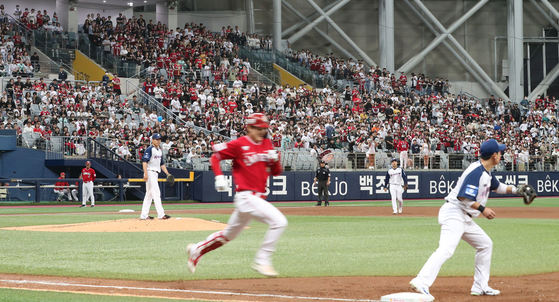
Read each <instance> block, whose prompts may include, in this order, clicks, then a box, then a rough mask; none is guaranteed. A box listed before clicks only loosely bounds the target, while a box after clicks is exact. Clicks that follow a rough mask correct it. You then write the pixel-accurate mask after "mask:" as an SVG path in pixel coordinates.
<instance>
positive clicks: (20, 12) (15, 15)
mask: <svg viewBox="0 0 559 302" xmlns="http://www.w3.org/2000/svg"><path fill="white" fill-rule="evenodd" d="M21 14H22V11H21V9H19V4H17V5H16V9H15V10H14V18H16V20H20V19H21Z"/></svg>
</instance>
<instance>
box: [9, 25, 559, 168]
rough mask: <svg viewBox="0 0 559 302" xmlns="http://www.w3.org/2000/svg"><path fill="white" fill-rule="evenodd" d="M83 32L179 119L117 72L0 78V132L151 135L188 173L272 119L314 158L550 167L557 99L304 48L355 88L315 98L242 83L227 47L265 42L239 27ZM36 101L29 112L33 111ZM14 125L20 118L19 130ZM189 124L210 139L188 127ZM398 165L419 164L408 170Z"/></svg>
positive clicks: (245, 76) (130, 155)
mask: <svg viewBox="0 0 559 302" xmlns="http://www.w3.org/2000/svg"><path fill="white" fill-rule="evenodd" d="M84 30H86V31H87V33H88V34H89V36H90V39H91V41H92V43H94V44H97V45H99V46H103V47H104V51H106V52H108V53H111V54H112V55H114V56H120V57H122V58H124V59H126V60H134V61H136V62H139V63H141V64H143V66H144V67H147V68H148V70H149V72H148V74H147V79H146V80H145V82H144V83H143V85H142V89H143V90H144V91H145V93H146V94H148V95H150V96H151V97H153V98H154V99H155V100H156V101H157V102H160V103H161V104H163V105H164V106H165V107H167V108H168V109H169V110H170V111H171V112H173V113H174V114H176V115H177V116H179V117H180V118H181V119H183V120H184V121H185V123H184V124H183V123H177V122H176V120H175V119H171V118H169V116H167V115H163V116H160V115H158V114H157V113H156V111H154V110H152V106H151V105H150V103H149V102H147V101H146V100H145V98H143V97H140V98H138V97H137V96H134V97H132V98H130V97H127V96H125V97H123V98H121V97H120V87H119V85H120V79H119V78H118V75H115V77H114V78H113V79H110V77H108V76H107V77H106V78H105V77H104V79H103V81H102V83H101V85H99V86H82V85H81V84H79V83H73V82H68V81H64V80H65V79H60V80H61V81H53V82H52V83H49V84H48V85H47V84H46V83H45V82H44V81H41V80H37V81H31V80H20V79H18V80H16V81H13V82H12V81H10V83H9V84H8V85H7V86H6V88H5V90H4V91H3V95H2V98H1V104H0V106H1V108H2V116H3V118H4V123H3V125H1V126H2V127H4V128H18V131H20V132H21V133H31V132H35V133H40V141H48V140H49V137H50V136H67V137H71V138H72V139H73V140H75V142H76V143H77V142H78V141H79V140H80V139H81V138H80V137H82V136H84V135H87V136H89V137H104V138H106V139H107V140H108V143H107V144H108V145H109V146H110V147H111V148H112V149H113V150H115V152H118V153H119V154H121V155H122V156H125V157H126V158H127V159H131V160H137V159H138V158H139V156H141V154H142V152H143V150H144V149H145V148H146V147H147V145H148V144H149V137H150V136H151V134H152V133H155V132H159V133H161V135H162V137H163V139H162V148H163V149H164V150H165V151H166V153H168V157H169V159H170V160H174V162H175V164H176V166H180V167H188V165H185V164H187V163H189V162H190V161H191V160H192V158H195V157H209V156H210V155H211V146H212V145H213V144H215V143H219V142H223V141H225V140H227V139H229V138H231V139H235V138H237V137H239V136H241V135H244V133H245V126H244V118H245V117H246V116H247V115H248V114H250V113H253V112H263V113H266V114H267V115H268V117H269V118H270V120H271V127H270V134H269V135H270V138H271V139H272V141H273V143H274V146H275V147H277V148H278V149H280V150H307V152H313V154H317V155H319V154H321V153H322V151H323V150H326V149H334V150H336V149H340V150H341V151H343V152H349V153H353V152H363V153H367V154H371V153H377V152H401V151H405V150H404V149H409V153H410V154H411V155H417V156H430V155H432V154H434V152H435V151H438V152H437V153H443V154H451V153H455V154H466V155H468V156H470V157H471V158H472V159H473V158H475V157H477V155H478V153H479V147H480V144H481V142H483V141H484V140H486V139H488V138H495V139H497V140H499V141H500V142H503V143H505V144H507V146H508V148H507V150H506V153H505V154H504V163H505V166H506V167H507V169H511V168H512V166H513V164H514V170H518V169H519V168H520V169H530V170H532V169H540V170H541V169H544V168H545V169H556V168H555V163H556V162H557V157H558V156H559V149H558V146H557V144H558V143H559V133H557V111H556V106H558V105H559V103H558V102H557V100H556V99H555V98H554V97H553V98H550V97H545V98H544V97H541V98H538V99H537V100H536V101H535V102H533V103H531V102H528V101H527V100H526V99H524V100H522V101H521V102H520V103H518V104H517V103H505V102H503V101H502V100H500V99H495V98H494V97H491V98H490V99H487V100H483V101H481V100H475V99H473V98H467V97H465V96H463V95H454V94H450V93H449V88H450V84H449V83H448V81H447V80H443V79H439V78H436V79H435V80H433V81H431V80H430V79H429V78H427V77H425V76H423V75H421V74H419V75H416V74H414V73H412V74H410V75H409V78H408V76H407V75H405V74H403V73H402V74H401V75H400V76H399V77H398V78H395V76H394V74H393V72H392V71H389V70H386V69H381V68H379V67H372V68H370V69H369V70H367V71H365V67H364V65H363V63H362V62H361V61H357V62H353V59H348V60H344V59H337V58H334V57H333V56H332V55H326V56H325V57H324V58H319V57H317V56H314V55H313V54H311V53H309V52H308V51H300V52H297V53H295V52H291V54H290V56H291V57H292V58H293V60H294V62H295V61H296V62H297V63H299V64H304V65H305V66H308V67H309V68H311V69H313V70H316V71H317V72H320V73H323V74H324V75H329V76H332V77H334V78H337V77H343V78H345V79H349V80H350V82H351V83H354V85H349V86H347V87H345V90H343V91H341V92H340V91H334V90H332V89H330V87H328V86H326V88H324V89H322V90H320V91H319V90H317V89H311V90H309V89H307V88H306V87H305V86H303V85H300V86H298V87H290V86H289V85H285V86H279V85H278V86H267V85H263V84H262V85H258V84H252V83H250V82H249V74H250V68H251V65H250V62H248V61H246V60H245V61H243V60H241V59H240V58H239V57H238V55H237V46H238V45H249V46H250V47H254V48H256V46H255V45H259V46H257V47H259V48H262V49H267V48H271V47H272V44H271V41H269V38H267V39H262V38H259V37H257V36H255V35H250V34H245V33H242V32H240V31H239V30H238V28H232V27H225V28H223V30H222V32H218V33H212V32H211V31H210V30H208V29H206V28H205V27H204V26H203V25H202V24H195V23H190V24H186V25H185V26H184V28H177V29H176V30H173V29H168V28H167V26H166V25H165V24H161V23H157V24H153V22H152V21H151V20H150V21H148V22H146V20H144V19H143V17H142V16H140V17H139V18H135V17H132V18H128V19H127V18H126V17H124V16H120V17H119V18H117V20H116V23H112V21H111V20H110V17H108V18H104V17H101V16H100V15H97V16H96V17H95V16H93V15H90V16H89V17H88V19H87V20H86V21H85V23H84ZM14 38H15V37H14ZM268 41H269V42H268ZM12 44H14V46H12V47H7V49H9V50H8V53H9V52H10V51H11V57H12V61H13V57H14V54H16V53H17V54H19V53H21V52H22V51H25V47H24V46H21V47H20V48H18V46H15V43H12ZM2 45H3V46H4V45H6V46H7V45H8V42H6V43H3V44H2ZM9 45H11V44H9ZM0 49H1V47H0ZM17 54H16V55H15V57H17ZM8 57H10V55H8ZM12 75H13V73H12ZM124 98H127V99H126V100H124ZM35 105H36V106H38V107H39V109H40V110H38V111H37V112H33V110H32V108H33V107H34V106H35ZM16 120H23V121H24V123H23V125H22V126H18V124H17V121H16ZM195 126H196V127H200V128H203V129H206V130H207V131H208V132H203V131H201V132H197V131H196V130H195V128H194V127H195ZM402 141H405V142H406V143H407V145H409V147H405V145H406V144H404V143H400V142H402ZM425 145H427V146H428V147H427V148H426V149H427V150H426V149H425V148H422V146H425ZM311 149H312V151H311ZM75 151H76V150H73V151H72V152H75ZM427 161H429V159H427ZM425 165H426V166H429V163H428V162H427V163H426V164H425ZM421 166H423V162H422V163H421ZM421 166H420V167H419V168H422V167H421ZM408 168H418V167H417V163H415V164H413V163H412V164H411V166H408Z"/></svg>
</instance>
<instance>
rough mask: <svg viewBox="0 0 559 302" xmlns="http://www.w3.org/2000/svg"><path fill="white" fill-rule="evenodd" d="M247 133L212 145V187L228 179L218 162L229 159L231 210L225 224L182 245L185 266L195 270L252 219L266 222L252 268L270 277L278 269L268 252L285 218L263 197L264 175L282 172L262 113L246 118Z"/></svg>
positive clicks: (224, 187) (221, 187)
mask: <svg viewBox="0 0 559 302" xmlns="http://www.w3.org/2000/svg"><path fill="white" fill-rule="evenodd" d="M246 125H247V131H248V135H246V136H242V137H240V138H238V139H236V140H234V141H231V142H227V143H222V144H218V145H215V146H214V147H213V151H214V154H213V156H212V157H211V159H210V161H211V164H212V170H213V171H214V173H215V188H216V190H217V191H220V192H221V191H225V190H227V188H228V183H227V180H226V179H225V177H224V176H223V173H222V172H221V169H220V167H219V162H220V161H221V160H225V159H232V160H233V182H234V184H235V191H236V193H235V197H234V199H233V202H234V204H235V211H234V212H233V214H232V215H231V217H230V218H229V221H228V223H227V228H226V229H225V230H223V231H219V232H216V233H213V234H211V235H210V236H209V237H208V238H206V240H204V241H201V242H199V243H197V244H189V245H188V246H187V247H186V252H187V253H188V269H189V270H190V272H192V273H193V272H194V271H195V270H196V265H197V264H198V262H199V261H200V258H201V257H202V256H203V255H204V254H206V253H207V252H210V251H213V250H215V249H217V248H219V247H221V246H222V245H224V244H226V243H227V242H229V241H231V240H233V239H235V238H236V237H237V236H238V235H239V234H240V233H241V232H242V231H243V230H244V228H245V227H246V226H247V225H248V224H249V223H250V221H251V220H252V219H255V220H257V221H260V222H263V223H266V224H268V226H269V228H268V232H267V233H266V235H265V236H264V242H263V243H262V246H261V247H260V249H259V250H258V252H257V253H256V258H255V259H254V263H253V264H252V268H253V269H254V270H256V271H257V272H259V273H261V274H263V275H266V276H269V277H273V276H277V275H278V273H277V272H276V270H275V269H274V267H273V266H272V254H273V253H274V252H275V250H276V244H277V242H278V240H279V239H280V237H281V235H282V234H283V231H284V230H285V228H286V227H287V219H286V218H285V216H284V215H283V214H282V213H281V212H280V211H279V210H278V209H277V208H276V207H274V206H273V205H272V204H270V203H268V202H267V201H266V200H265V198H266V183H267V179H268V176H269V175H270V174H271V175H274V176H275V175H279V174H281V172H282V168H281V165H280V159H279V154H278V152H277V151H276V150H274V148H273V146H272V142H271V141H270V139H268V138H266V135H267V134H268V127H269V124H268V118H267V117H266V116H265V115H264V114H262V113H253V114H251V115H249V116H248V117H247V119H246Z"/></svg>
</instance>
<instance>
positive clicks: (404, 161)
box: [396, 136, 410, 169]
mask: <svg viewBox="0 0 559 302" xmlns="http://www.w3.org/2000/svg"><path fill="white" fill-rule="evenodd" d="M396 148H397V149H398V152H400V167H402V169H405V168H407V165H408V150H409V148H410V144H408V141H407V140H406V139H405V138H404V137H403V136H402V138H401V140H400V141H399V142H398V145H397V146H396Z"/></svg>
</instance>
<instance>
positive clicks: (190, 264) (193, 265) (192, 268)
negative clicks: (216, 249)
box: [186, 243, 198, 273]
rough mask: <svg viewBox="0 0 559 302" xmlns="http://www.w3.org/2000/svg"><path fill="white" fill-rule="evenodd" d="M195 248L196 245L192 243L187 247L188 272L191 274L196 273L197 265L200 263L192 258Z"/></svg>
mask: <svg viewBox="0 0 559 302" xmlns="http://www.w3.org/2000/svg"><path fill="white" fill-rule="evenodd" d="M194 246H195V244H194V243H191V244H189V245H187V246H186V254H187V255H188V263H187V266H188V270H189V271H190V272H191V273H194V272H195V271H196V264H198V261H196V260H195V259H193V258H192V254H193V253H192V248H193V247H194Z"/></svg>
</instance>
